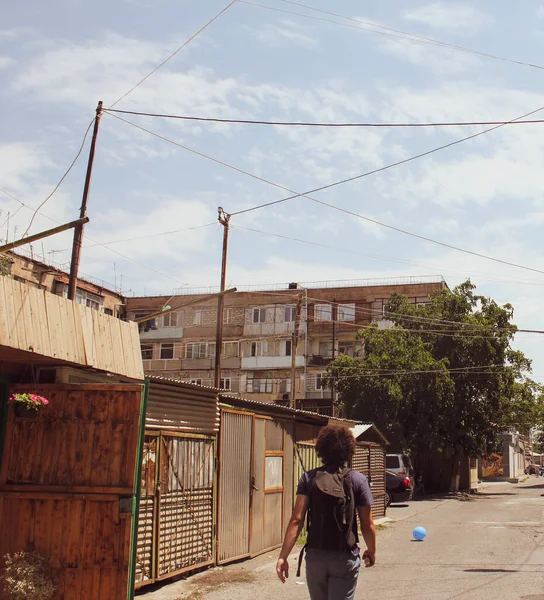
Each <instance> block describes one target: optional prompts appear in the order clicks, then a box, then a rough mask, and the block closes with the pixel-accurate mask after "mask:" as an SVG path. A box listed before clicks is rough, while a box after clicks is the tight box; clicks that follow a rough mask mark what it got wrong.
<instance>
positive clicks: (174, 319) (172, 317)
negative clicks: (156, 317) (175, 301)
mask: <svg viewBox="0 0 544 600" xmlns="http://www.w3.org/2000/svg"><path fill="white" fill-rule="evenodd" d="M178 325H181V319H180V318H179V316H178V313H177V312H171V313H168V314H166V315H164V316H163V317H162V326H163V327H177V326H178Z"/></svg>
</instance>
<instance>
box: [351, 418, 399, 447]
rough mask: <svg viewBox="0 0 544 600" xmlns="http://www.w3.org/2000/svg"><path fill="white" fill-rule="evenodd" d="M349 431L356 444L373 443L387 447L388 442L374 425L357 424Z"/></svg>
mask: <svg viewBox="0 0 544 600" xmlns="http://www.w3.org/2000/svg"><path fill="white" fill-rule="evenodd" d="M350 429H351V432H352V433H353V435H354V436H355V439H356V440H357V441H358V442H373V443H375V444H380V445H382V446H389V442H388V441H387V439H386V438H385V436H384V435H383V434H382V433H381V431H380V430H379V429H378V428H377V427H376V425H374V423H358V424H357V425H355V426H354V427H351V428H350Z"/></svg>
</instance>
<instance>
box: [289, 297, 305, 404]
mask: <svg viewBox="0 0 544 600" xmlns="http://www.w3.org/2000/svg"><path fill="white" fill-rule="evenodd" d="M301 309H302V294H300V295H299V297H298V300H297V308H296V315H295V327H294V330H293V333H292V335H291V402H290V404H291V408H296V407H297V386H296V383H297V342H298V330H299V326H300V311H301Z"/></svg>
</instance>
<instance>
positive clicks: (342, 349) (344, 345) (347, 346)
mask: <svg viewBox="0 0 544 600" xmlns="http://www.w3.org/2000/svg"><path fill="white" fill-rule="evenodd" d="M338 354H345V355H346V356H351V357H353V356H355V344H354V342H338Z"/></svg>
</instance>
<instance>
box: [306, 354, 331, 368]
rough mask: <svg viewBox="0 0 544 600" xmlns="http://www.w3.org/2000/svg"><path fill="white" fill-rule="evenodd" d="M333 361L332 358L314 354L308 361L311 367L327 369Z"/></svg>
mask: <svg viewBox="0 0 544 600" xmlns="http://www.w3.org/2000/svg"><path fill="white" fill-rule="evenodd" d="M331 360H332V356H323V355H321V354H312V355H311V356H310V358H309V359H308V366H309V367H326V366H327V365H328V364H329V363H330V362H331Z"/></svg>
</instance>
